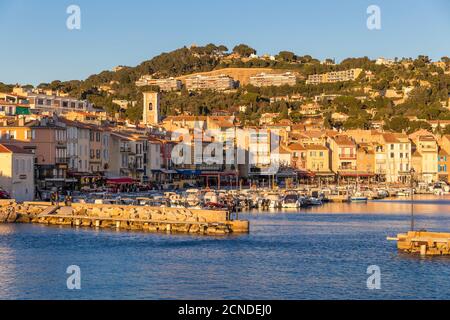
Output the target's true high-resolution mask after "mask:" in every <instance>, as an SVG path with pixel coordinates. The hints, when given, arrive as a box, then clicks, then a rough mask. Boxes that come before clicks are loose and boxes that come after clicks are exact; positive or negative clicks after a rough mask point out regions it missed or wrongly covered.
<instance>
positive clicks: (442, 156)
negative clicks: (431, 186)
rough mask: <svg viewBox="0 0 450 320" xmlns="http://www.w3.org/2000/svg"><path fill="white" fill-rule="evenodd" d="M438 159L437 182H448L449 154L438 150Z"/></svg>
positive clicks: (449, 178)
mask: <svg viewBox="0 0 450 320" xmlns="http://www.w3.org/2000/svg"><path fill="white" fill-rule="evenodd" d="M438 157H439V159H438V180H439V181H445V182H450V154H449V153H448V152H447V151H445V150H444V149H442V148H440V149H439V155H438Z"/></svg>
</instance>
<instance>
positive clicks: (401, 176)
mask: <svg viewBox="0 0 450 320" xmlns="http://www.w3.org/2000/svg"><path fill="white" fill-rule="evenodd" d="M381 144H382V145H383V148H382V151H381V152H383V153H384V154H385V160H386V163H385V172H386V174H385V176H386V181H387V182H390V183H395V182H401V183H406V182H408V181H409V180H410V177H411V172H410V170H411V158H412V157H411V141H410V140H409V139H408V136H407V135H406V134H402V133H383V134H382V135H381Z"/></svg>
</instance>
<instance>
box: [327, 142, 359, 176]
mask: <svg viewBox="0 0 450 320" xmlns="http://www.w3.org/2000/svg"><path fill="white" fill-rule="evenodd" d="M327 146H328V148H329V149H330V152H331V157H330V160H331V170H332V171H333V172H334V173H336V174H338V175H346V174H353V173H356V170H357V153H356V143H355V141H354V140H353V139H351V138H350V137H348V136H345V135H337V136H334V137H329V138H328V139H327Z"/></svg>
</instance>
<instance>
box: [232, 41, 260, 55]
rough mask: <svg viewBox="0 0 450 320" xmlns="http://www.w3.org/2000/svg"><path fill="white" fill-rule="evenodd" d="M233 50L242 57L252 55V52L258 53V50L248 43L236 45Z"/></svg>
mask: <svg viewBox="0 0 450 320" xmlns="http://www.w3.org/2000/svg"><path fill="white" fill-rule="evenodd" d="M233 52H234V53H237V54H238V55H240V56H242V57H250V56H251V55H252V54H256V50H255V49H253V48H251V47H249V46H248V45H246V44H239V45H237V46H235V47H234V48H233Z"/></svg>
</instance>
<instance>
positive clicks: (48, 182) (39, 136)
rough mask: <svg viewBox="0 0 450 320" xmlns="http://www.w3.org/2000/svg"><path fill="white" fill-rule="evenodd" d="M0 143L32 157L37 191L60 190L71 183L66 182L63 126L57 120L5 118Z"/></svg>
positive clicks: (65, 139)
mask: <svg viewBox="0 0 450 320" xmlns="http://www.w3.org/2000/svg"><path fill="white" fill-rule="evenodd" d="M0 143H4V144H9V145H15V146H18V147H22V148H24V149H25V150H27V151H30V152H32V153H33V154H34V156H35V159H36V160H35V165H36V166H35V169H36V173H35V177H36V184H37V186H38V187H39V188H41V189H48V188H51V187H62V186H65V185H66V183H70V182H72V181H70V179H67V169H68V157H67V135H66V125H65V124H64V123H62V122H60V121H58V119H57V118H53V117H42V118H40V119H37V120H31V121H26V119H25V118H23V117H20V118H17V119H15V120H13V121H8V120H6V119H5V120H3V122H2V123H0Z"/></svg>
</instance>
